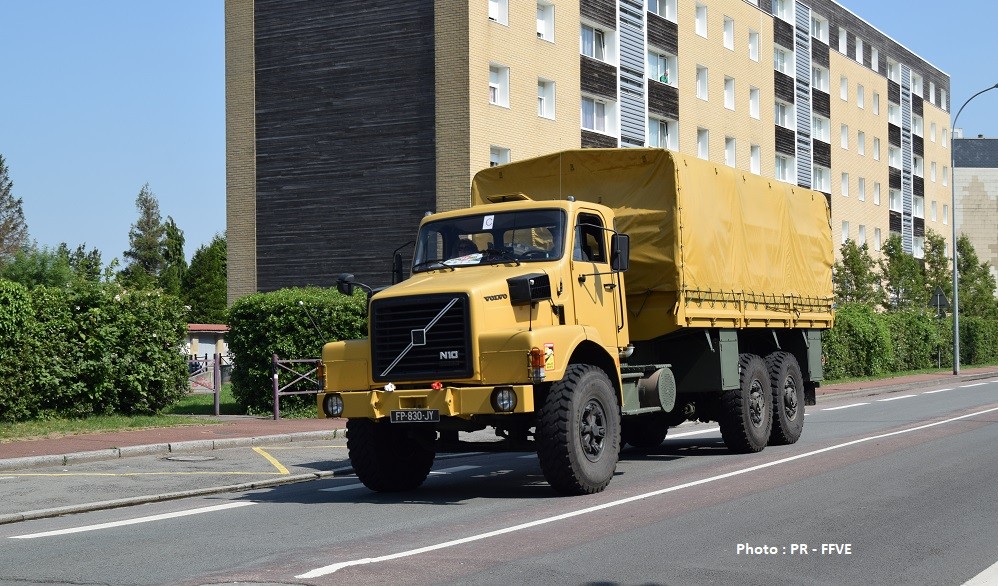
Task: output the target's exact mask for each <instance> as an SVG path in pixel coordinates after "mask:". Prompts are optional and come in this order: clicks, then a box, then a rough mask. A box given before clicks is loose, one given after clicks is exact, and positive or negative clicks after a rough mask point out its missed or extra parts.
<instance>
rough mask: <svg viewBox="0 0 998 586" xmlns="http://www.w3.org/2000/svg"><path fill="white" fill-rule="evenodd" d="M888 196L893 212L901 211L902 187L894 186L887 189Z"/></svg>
mask: <svg viewBox="0 0 998 586" xmlns="http://www.w3.org/2000/svg"><path fill="white" fill-rule="evenodd" d="M887 198H888V205H889V209H890V210H891V211H892V212H900V211H901V190H900V189H894V188H891V189H888V190H887Z"/></svg>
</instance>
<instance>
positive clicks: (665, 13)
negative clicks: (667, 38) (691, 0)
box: [648, 0, 677, 22]
mask: <svg viewBox="0 0 998 586" xmlns="http://www.w3.org/2000/svg"><path fill="white" fill-rule="evenodd" d="M648 12H651V13H652V14H657V15H658V16H661V17H662V18H664V19H666V20H671V21H672V22H676V13H677V10H676V0H648Z"/></svg>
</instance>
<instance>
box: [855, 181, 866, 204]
mask: <svg viewBox="0 0 998 586" xmlns="http://www.w3.org/2000/svg"><path fill="white" fill-rule="evenodd" d="M856 200H857V201H866V178H865V177H859V178H858V179H857V180H856Z"/></svg>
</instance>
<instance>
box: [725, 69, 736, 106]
mask: <svg viewBox="0 0 998 586" xmlns="http://www.w3.org/2000/svg"><path fill="white" fill-rule="evenodd" d="M724 107H725V108H727V109H729V110H734V109H735V78H733V77H725V78H724Z"/></svg>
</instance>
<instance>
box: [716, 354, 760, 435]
mask: <svg viewBox="0 0 998 586" xmlns="http://www.w3.org/2000/svg"><path fill="white" fill-rule="evenodd" d="M738 379H739V388H738V389H736V390H733V391H725V392H724V393H723V394H722V395H721V405H720V412H719V413H718V423H719V424H720V426H721V437H722V438H724V445H726V446H728V449H729V450H731V451H732V452H735V453H739V454H749V453H753V452H760V451H762V449H763V448H765V447H766V444H767V443H768V442H769V433H770V431H771V430H772V427H773V391H772V388H771V386H770V383H769V372H768V371H767V370H766V363H765V361H763V359H762V358H759V357H758V356H756V355H755V354H742V355H740V356H739V357H738Z"/></svg>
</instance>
